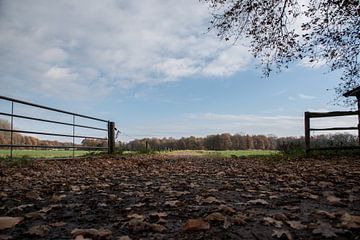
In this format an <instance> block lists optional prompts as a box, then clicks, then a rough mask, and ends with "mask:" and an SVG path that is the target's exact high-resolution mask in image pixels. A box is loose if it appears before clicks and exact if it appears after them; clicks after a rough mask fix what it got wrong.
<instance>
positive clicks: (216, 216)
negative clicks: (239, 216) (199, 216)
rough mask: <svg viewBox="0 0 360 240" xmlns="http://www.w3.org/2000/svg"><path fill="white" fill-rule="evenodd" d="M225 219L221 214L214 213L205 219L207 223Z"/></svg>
mask: <svg viewBox="0 0 360 240" xmlns="http://www.w3.org/2000/svg"><path fill="white" fill-rule="evenodd" d="M224 219H225V217H224V215H222V214H221V213H218V212H214V213H211V214H209V215H208V216H206V217H205V220H206V221H219V222H222V221H224Z"/></svg>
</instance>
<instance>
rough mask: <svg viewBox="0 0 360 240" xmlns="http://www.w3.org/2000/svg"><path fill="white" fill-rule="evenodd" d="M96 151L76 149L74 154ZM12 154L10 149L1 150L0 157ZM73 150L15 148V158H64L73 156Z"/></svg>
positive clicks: (80, 154)
mask: <svg viewBox="0 0 360 240" xmlns="http://www.w3.org/2000/svg"><path fill="white" fill-rule="evenodd" d="M91 153H95V152H94V151H84V150H75V152H74V156H75V157H79V156H84V155H89V154H91ZM9 156H10V150H0V157H1V158H6V157H9ZM72 156H73V151H72V150H13V157H14V158H24V157H28V158H62V157H64V158H65V157H72Z"/></svg>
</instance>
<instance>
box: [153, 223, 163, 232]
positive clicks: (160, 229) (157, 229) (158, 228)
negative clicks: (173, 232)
mask: <svg viewBox="0 0 360 240" xmlns="http://www.w3.org/2000/svg"><path fill="white" fill-rule="evenodd" d="M150 230H151V231H153V232H164V231H165V230H166V227H164V226H162V225H160V224H156V223H153V224H150Z"/></svg>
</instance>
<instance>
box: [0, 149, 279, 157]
mask: <svg viewBox="0 0 360 240" xmlns="http://www.w3.org/2000/svg"><path fill="white" fill-rule="evenodd" d="M90 153H95V152H91V151H83V150H76V151H75V154H74V156H75V157H79V156H84V155H86V154H90ZM129 153H133V152H124V154H129ZM278 153H279V152H278V151H274V150H236V151H207V150H181V151H171V152H161V153H160V154H165V155H172V156H219V157H232V156H237V157H241V156H244V157H245V156H271V155H275V154H278ZM9 156H10V150H0V158H6V157H9ZM72 156H73V151H72V150H13V157H15V158H62V157H72Z"/></svg>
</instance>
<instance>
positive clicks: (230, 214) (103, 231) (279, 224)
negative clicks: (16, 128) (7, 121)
mask: <svg viewBox="0 0 360 240" xmlns="http://www.w3.org/2000/svg"><path fill="white" fill-rule="evenodd" d="M0 169H1V173H0V186H1V188H0V199H1V201H0V202H1V204H0V239H77V240H80V239H119V240H120V239H121V240H126V239H192V240H194V239H258V240H260V239H261V240H263V239H360V191H359V190H360V185H359V183H360V158H359V157H337V158H334V159H328V158H322V159H320V158H318V159H298V160H285V159H272V160H265V159H255V158H237V159H218V158H204V157H194V156H192V157H186V156H182V157H175V156H146V157H128V158H124V157H117V158H105V157H100V158H92V159H90V158H89V159H81V160H79V159H75V160H62V161H60V160H57V161H55V160H52V161H34V162H33V163H31V164H27V165H24V166H10V165H6V164H4V163H1V164H0Z"/></svg>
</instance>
